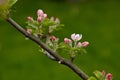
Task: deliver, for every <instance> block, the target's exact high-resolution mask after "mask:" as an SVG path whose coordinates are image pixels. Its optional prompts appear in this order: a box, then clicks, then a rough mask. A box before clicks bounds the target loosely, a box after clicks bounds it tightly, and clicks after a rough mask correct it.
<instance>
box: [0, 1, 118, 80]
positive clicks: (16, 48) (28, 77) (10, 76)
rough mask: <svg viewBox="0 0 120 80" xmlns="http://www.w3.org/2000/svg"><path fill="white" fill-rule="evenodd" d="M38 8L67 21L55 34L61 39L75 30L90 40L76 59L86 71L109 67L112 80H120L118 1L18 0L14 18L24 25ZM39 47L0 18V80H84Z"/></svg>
mask: <svg viewBox="0 0 120 80" xmlns="http://www.w3.org/2000/svg"><path fill="white" fill-rule="evenodd" d="M39 8H40V9H43V10H44V12H46V13H47V14H48V16H49V17H50V16H55V17H59V18H60V20H61V23H63V24H65V27H64V28H63V30H61V31H59V32H58V33H56V34H55V35H56V36H59V38H60V40H61V41H62V40H63V38H64V37H69V38H70V35H71V34H72V33H82V34H83V39H82V41H85V40H87V41H89V42H90V45H89V47H87V52H88V53H87V54H85V55H81V56H78V57H77V58H76V60H75V63H76V64H77V65H78V66H79V67H80V68H81V69H82V70H83V71H84V72H85V73H87V74H88V75H89V76H91V75H93V73H92V72H93V71H94V70H106V72H110V73H112V74H113V76H114V77H113V80H120V63H119V60H120V36H119V34H120V1H119V0H118V1H117V0H34V1H33V0H18V2H17V4H15V5H14V8H13V11H12V13H11V17H12V18H13V19H14V20H16V21H17V22H18V23H19V24H21V25H22V26H23V27H25V21H26V17H27V16H33V17H34V18H36V11H37V9H39ZM38 50H39V47H38V45H37V44H35V43H34V42H32V41H30V40H25V37H24V36H23V35H22V34H21V33H20V32H18V31H17V30H16V29H14V28H13V27H12V26H11V25H10V24H9V23H7V22H6V21H0V80H81V79H80V78H79V77H78V76H77V75H76V74H75V73H73V72H72V71H71V70H70V69H69V68H67V67H66V66H63V65H60V64H58V63H57V62H54V61H51V60H49V59H48V58H47V57H46V56H45V55H43V54H41V53H39V51H38Z"/></svg>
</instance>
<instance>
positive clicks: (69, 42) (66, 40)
mask: <svg viewBox="0 0 120 80" xmlns="http://www.w3.org/2000/svg"><path fill="white" fill-rule="evenodd" d="M64 42H65V43H66V44H71V43H72V41H71V40H70V39H68V38H64Z"/></svg>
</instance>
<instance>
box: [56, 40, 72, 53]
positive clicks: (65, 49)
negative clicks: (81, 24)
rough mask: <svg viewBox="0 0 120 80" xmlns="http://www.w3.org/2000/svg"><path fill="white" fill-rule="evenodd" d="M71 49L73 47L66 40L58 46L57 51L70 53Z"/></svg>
mask: <svg viewBox="0 0 120 80" xmlns="http://www.w3.org/2000/svg"><path fill="white" fill-rule="evenodd" d="M70 50H71V47H70V46H69V45H68V44H65V43H64V42H61V43H60V44H59V45H58V48H57V52H58V53H63V54H64V53H65V54H66V53H68V54H69V53H70Z"/></svg>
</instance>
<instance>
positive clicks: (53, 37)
mask: <svg viewBox="0 0 120 80" xmlns="http://www.w3.org/2000/svg"><path fill="white" fill-rule="evenodd" d="M51 40H52V41H55V42H58V41H59V38H56V37H55V36H51Z"/></svg>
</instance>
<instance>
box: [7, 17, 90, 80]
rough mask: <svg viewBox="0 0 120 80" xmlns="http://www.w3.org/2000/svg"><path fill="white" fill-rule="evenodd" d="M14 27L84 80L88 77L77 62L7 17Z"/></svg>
mask: <svg viewBox="0 0 120 80" xmlns="http://www.w3.org/2000/svg"><path fill="white" fill-rule="evenodd" d="M6 20H7V21H8V22H9V23H10V24H11V25H12V26H13V27H15V28H16V29H17V30H18V31H20V32H21V33H22V34H23V35H25V36H26V37H28V38H29V39H31V40H32V41H34V42H36V43H37V44H38V45H40V46H41V47H42V48H43V49H44V50H46V51H47V52H48V53H50V55H52V56H53V57H55V59H56V61H58V62H59V63H61V64H64V65H66V66H68V67H69V68H71V69H72V70H73V71H74V72H75V73H76V74H77V75H79V76H80V77H81V78H82V79H83V80H87V79H88V75H87V74H85V73H84V72H83V71H82V70H81V69H80V68H78V67H77V66H76V65H75V64H73V63H72V62H71V61H68V60H66V59H65V58H63V57H61V56H60V55H58V54H57V53H56V52H54V51H53V50H51V49H50V48H49V47H48V46H47V45H45V44H44V43H43V42H42V41H41V40H40V39H38V38H36V37H34V36H33V35H31V34H28V33H27V32H26V31H25V30H24V29H23V28H22V27H21V26H20V25H19V24H18V23H16V22H15V21H14V20H13V19H12V18H10V17H9V18H7V19H6Z"/></svg>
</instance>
